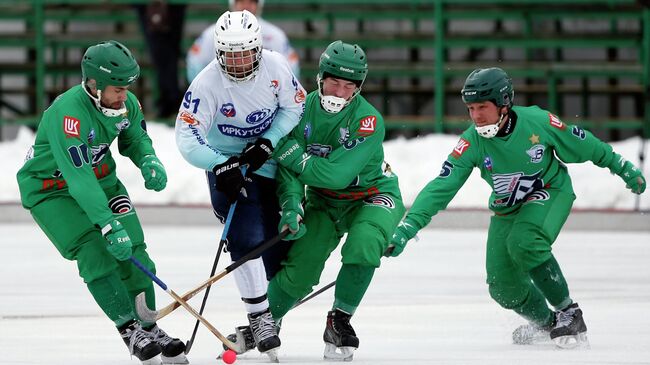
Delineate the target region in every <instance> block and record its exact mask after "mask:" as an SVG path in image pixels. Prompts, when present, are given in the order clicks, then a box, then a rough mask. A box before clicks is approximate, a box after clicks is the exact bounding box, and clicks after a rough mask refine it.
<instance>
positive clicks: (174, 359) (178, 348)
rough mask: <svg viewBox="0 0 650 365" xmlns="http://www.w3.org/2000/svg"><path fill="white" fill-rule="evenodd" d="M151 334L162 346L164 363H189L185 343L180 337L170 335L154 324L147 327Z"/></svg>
mask: <svg viewBox="0 0 650 365" xmlns="http://www.w3.org/2000/svg"><path fill="white" fill-rule="evenodd" d="M145 331H147V332H149V336H150V337H151V339H152V340H153V341H155V342H156V343H157V344H158V345H160V347H161V348H162V353H161V354H160V358H161V359H162V363H163V364H189V363H190V362H189V361H188V360H187V357H185V344H184V343H183V341H181V340H179V339H178V338H173V337H171V336H169V335H168V334H167V333H166V332H165V331H163V330H162V329H160V327H158V325H156V324H154V325H153V326H152V327H149V328H147V329H145Z"/></svg>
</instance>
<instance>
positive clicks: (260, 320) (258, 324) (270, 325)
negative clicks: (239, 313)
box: [248, 308, 280, 362]
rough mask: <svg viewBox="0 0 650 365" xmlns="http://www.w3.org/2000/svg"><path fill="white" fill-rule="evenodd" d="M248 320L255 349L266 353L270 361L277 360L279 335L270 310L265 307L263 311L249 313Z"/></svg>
mask: <svg viewBox="0 0 650 365" xmlns="http://www.w3.org/2000/svg"><path fill="white" fill-rule="evenodd" d="M248 321H249V323H250V328H251V332H252V333H253V338H254V339H255V344H257V350H258V351H259V352H261V353H263V354H266V355H267V356H268V357H269V359H270V360H271V361H272V362H279V361H278V349H279V348H280V337H279V336H278V327H277V326H276V324H275V321H274V320H273V316H272V315H271V311H270V310H269V309H268V308H267V309H266V310H265V311H263V312H257V313H249V314H248Z"/></svg>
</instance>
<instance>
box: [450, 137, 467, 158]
mask: <svg viewBox="0 0 650 365" xmlns="http://www.w3.org/2000/svg"><path fill="white" fill-rule="evenodd" d="M469 146H470V144H469V142H468V141H467V140H465V139H463V138H461V139H460V140H458V143H457V144H456V147H454V150H453V151H452V152H451V155H452V156H454V157H455V158H459V157H460V156H462V155H463V153H465V151H467V149H468V148H469Z"/></svg>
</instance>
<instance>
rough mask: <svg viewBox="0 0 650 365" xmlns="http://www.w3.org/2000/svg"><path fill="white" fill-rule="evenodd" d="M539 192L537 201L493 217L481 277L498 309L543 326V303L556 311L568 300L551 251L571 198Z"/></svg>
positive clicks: (545, 309) (565, 194) (546, 313)
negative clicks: (484, 271) (517, 314)
mask: <svg viewBox="0 0 650 365" xmlns="http://www.w3.org/2000/svg"><path fill="white" fill-rule="evenodd" d="M542 192H545V193H542V194H541V195H539V196H541V197H542V199H538V200H530V201H528V202H525V203H523V204H522V205H521V208H520V209H519V210H518V211H516V212H515V213H513V214H509V215H506V216H499V215H495V216H493V217H492V219H491V222H490V229H489V232H488V240H487V253H486V271H487V283H488V285H489V291H490V295H491V297H492V298H493V299H494V300H495V301H496V302H497V303H499V305H501V306H502V307H504V308H506V309H513V310H515V311H516V312H517V313H519V314H521V315H522V316H524V317H525V318H527V319H528V320H530V321H533V322H537V323H539V324H547V323H548V320H549V316H550V313H551V311H550V309H548V307H547V304H546V301H548V302H549V303H550V304H551V305H556V306H561V305H562V302H566V301H567V300H570V299H569V298H568V289H567V285H566V281H565V280H564V277H563V276H562V273H561V271H560V270H559V266H558V265H557V262H556V261H555V259H554V257H553V255H552V253H551V245H552V244H553V242H554V241H555V239H556V238H557V236H558V234H559V233H560V230H561V228H562V226H563V225H564V223H565V221H566V219H567V217H568V215H569V212H570V210H571V206H572V205H573V200H574V199H575V196H574V195H573V194H572V193H570V192H564V191H562V190H553V189H548V190H543V191H542ZM546 193H547V194H546ZM551 277H552V278H553V280H550V279H551ZM545 322H546V323H545Z"/></svg>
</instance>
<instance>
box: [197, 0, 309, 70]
mask: <svg viewBox="0 0 650 365" xmlns="http://www.w3.org/2000/svg"><path fill="white" fill-rule="evenodd" d="M228 4H229V5H230V10H231V11H242V10H248V11H250V12H251V13H253V14H255V15H256V17H257V21H258V22H259V23H260V26H261V27H262V46H263V47H264V49H268V50H271V51H276V52H279V53H280V54H282V55H283V56H284V57H285V58H286V59H287V61H289V65H290V66H291V69H292V71H293V73H294V75H296V77H300V62H299V57H298V53H296V51H295V50H294V49H293V47H291V43H290V42H289V38H287V35H286V34H285V33H284V31H282V29H280V28H279V27H278V26H276V25H274V24H271V23H269V22H267V21H266V20H264V19H262V18H261V17H260V15H261V13H262V7H263V6H264V0H229V1H228ZM214 53H215V48H214V24H213V25H211V26H210V27H208V28H207V29H205V30H204V31H203V32H202V33H201V35H200V36H199V37H198V38H196V40H195V41H194V43H193V44H192V47H190V49H189V50H188V52H187V58H186V65H187V80H188V81H189V82H192V80H194V78H195V77H196V75H198V73H199V72H201V70H202V69H203V68H204V67H205V66H206V65H207V64H208V63H210V62H211V61H212V60H213V59H214Z"/></svg>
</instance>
